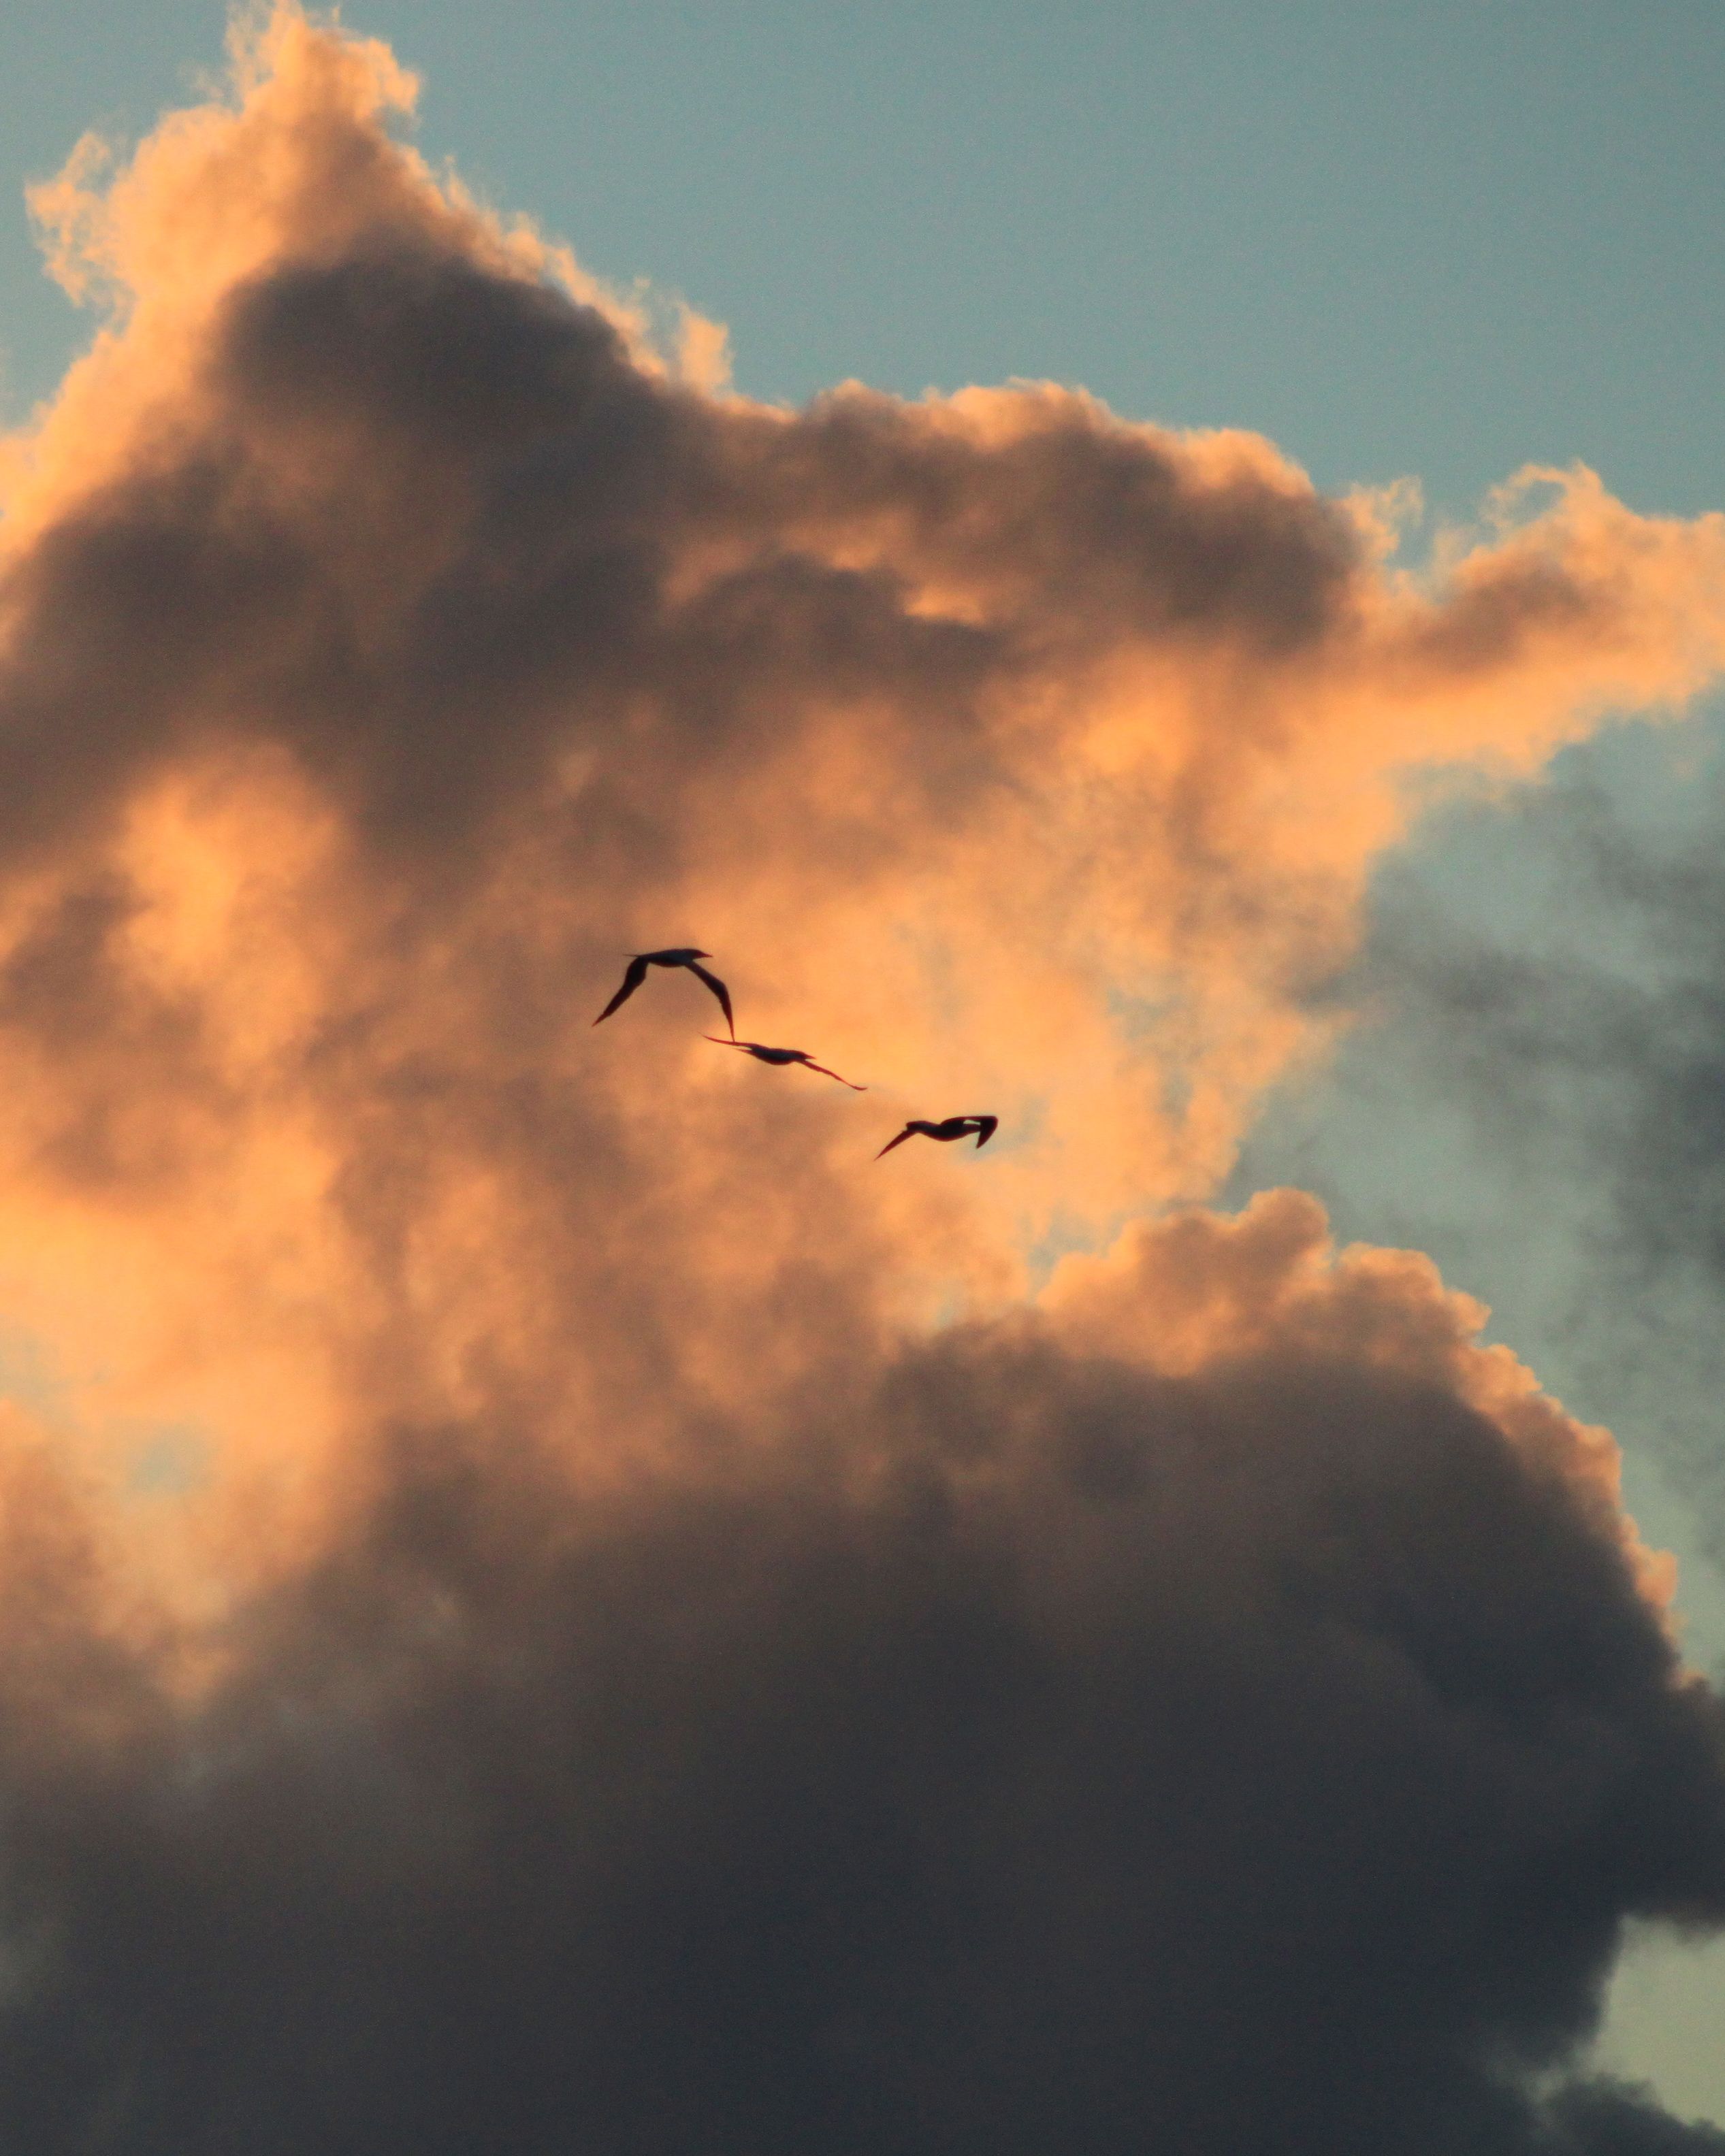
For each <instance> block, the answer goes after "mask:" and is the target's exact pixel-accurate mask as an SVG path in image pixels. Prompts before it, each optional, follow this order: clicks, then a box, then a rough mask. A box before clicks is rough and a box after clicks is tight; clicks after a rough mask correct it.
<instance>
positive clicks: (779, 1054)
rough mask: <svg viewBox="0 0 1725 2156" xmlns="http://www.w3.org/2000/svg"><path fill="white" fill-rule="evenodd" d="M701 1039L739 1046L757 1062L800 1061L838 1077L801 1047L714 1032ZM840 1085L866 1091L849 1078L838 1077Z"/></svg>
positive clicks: (724, 1046)
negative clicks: (767, 1044) (723, 1036)
mask: <svg viewBox="0 0 1725 2156" xmlns="http://www.w3.org/2000/svg"><path fill="white" fill-rule="evenodd" d="M701 1037H702V1039H703V1040H711V1041H714V1042H716V1043H717V1044H718V1046H719V1047H721V1048H740V1049H741V1050H742V1051H743V1053H744V1055H752V1056H753V1057H754V1059H755V1060H756V1062H758V1063H775V1064H780V1065H783V1064H786V1063H801V1065H803V1066H804V1067H805V1069H806V1070H818V1071H819V1072H820V1074H821V1076H822V1077H823V1078H838V1073H837V1071H836V1070H828V1069H827V1068H826V1065H825V1064H824V1063H816V1060H815V1059H814V1057H813V1056H812V1055H810V1054H809V1053H808V1052H807V1050H805V1049H801V1048H763V1047H762V1045H761V1044H760V1042H759V1041H758V1040H738V1039H730V1040H720V1039H719V1037H718V1034H716V1033H708V1034H703V1035H702V1036H701ZM838 1082H839V1084H840V1085H841V1086H849V1087H850V1089H851V1091H852V1092H853V1093H866V1092H867V1091H868V1087H867V1086H858V1085H857V1084H856V1083H855V1082H854V1081H852V1080H851V1079H849V1078H838Z"/></svg>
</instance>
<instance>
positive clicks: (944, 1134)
mask: <svg viewBox="0 0 1725 2156" xmlns="http://www.w3.org/2000/svg"><path fill="white" fill-rule="evenodd" d="M1000 1127H1001V1119H1000V1117H999V1116H948V1117H947V1118H946V1120H945V1122H944V1123H925V1122H921V1121H918V1122H912V1123H907V1124H906V1125H905V1126H904V1129H903V1130H902V1131H900V1132H899V1135H898V1137H895V1138H888V1140H887V1142H886V1143H885V1144H884V1145H883V1147H881V1149H880V1152H878V1153H877V1154H876V1155H875V1156H874V1157H875V1158H876V1159H877V1160H878V1159H880V1158H881V1157H882V1155H883V1154H885V1153H889V1152H891V1151H892V1150H893V1147H894V1146H901V1145H903V1144H904V1141H905V1139H906V1138H934V1139H935V1140H936V1141H938V1142H939V1143H940V1144H941V1145H950V1144H951V1143H952V1142H953V1140H954V1139H955V1138H967V1137H970V1136H971V1133H972V1132H974V1133H975V1134H976V1150H977V1151H978V1152H981V1150H982V1148H983V1147H984V1146H986V1144H987V1143H988V1141H989V1140H990V1139H991V1137H993V1136H994V1134H995V1132H996V1131H997V1130H998V1129H999V1128H1000Z"/></svg>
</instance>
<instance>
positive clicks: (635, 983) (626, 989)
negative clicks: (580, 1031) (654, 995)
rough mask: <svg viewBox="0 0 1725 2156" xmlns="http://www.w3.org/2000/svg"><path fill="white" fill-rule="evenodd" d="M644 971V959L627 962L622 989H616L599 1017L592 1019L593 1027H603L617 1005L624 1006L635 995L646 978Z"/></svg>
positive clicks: (632, 959)
mask: <svg viewBox="0 0 1725 2156" xmlns="http://www.w3.org/2000/svg"><path fill="white" fill-rule="evenodd" d="M646 969H647V962H646V959H645V958H631V960H630V961H629V970H628V972H627V973H625V974H624V976H623V985H622V987H621V988H619V989H618V991H617V993H615V995H614V996H613V997H612V998H611V999H610V1002H609V1003H608V1004H606V1005H605V1009H603V1010H602V1011H601V1012H600V1014H599V1016H598V1017H597V1018H596V1019H594V1021H593V1023H594V1024H595V1025H603V1024H605V1020H606V1019H608V1018H609V1017H610V1014H611V1013H612V1012H613V1011H614V1010H615V1009H616V1008H617V1006H618V1004H626V1003H627V1002H628V1000H629V998H630V997H631V996H632V995H633V994H634V993H635V991H636V989H637V988H639V987H640V986H641V983H642V982H643V981H644V980H645V979H646Z"/></svg>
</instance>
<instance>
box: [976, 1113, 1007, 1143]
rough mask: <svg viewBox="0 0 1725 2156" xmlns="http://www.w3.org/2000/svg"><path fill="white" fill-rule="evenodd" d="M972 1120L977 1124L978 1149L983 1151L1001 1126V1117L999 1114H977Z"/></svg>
mask: <svg viewBox="0 0 1725 2156" xmlns="http://www.w3.org/2000/svg"><path fill="white" fill-rule="evenodd" d="M971 1121H972V1122H974V1123H975V1124H976V1150H977V1152H981V1150H982V1148H983V1147H984V1146H986V1144H987V1143H988V1141H989V1140H990V1139H991V1137H993V1136H994V1134H995V1132H996V1131H997V1130H998V1129H999V1128H1000V1127H1001V1119H1000V1117H999V1116H972V1118H971Z"/></svg>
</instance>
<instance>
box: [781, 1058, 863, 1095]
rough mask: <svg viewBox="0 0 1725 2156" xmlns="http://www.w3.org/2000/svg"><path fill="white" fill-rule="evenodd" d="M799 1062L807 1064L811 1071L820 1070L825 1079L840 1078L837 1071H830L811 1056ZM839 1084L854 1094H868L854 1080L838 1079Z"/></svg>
mask: <svg viewBox="0 0 1725 2156" xmlns="http://www.w3.org/2000/svg"><path fill="white" fill-rule="evenodd" d="M798 1060H799V1061H800V1062H802V1063H804V1064H806V1065H807V1066H808V1068H809V1069H810V1070H818V1071H819V1072H820V1074H821V1076H822V1077H823V1078H838V1073H837V1071H836V1070H828V1069H827V1068H826V1065H825V1064H824V1063H816V1061H815V1060H813V1058H812V1057H811V1056H807V1055H804V1056H801V1057H799V1058H798ZM838 1082H839V1084H840V1085H841V1086H849V1087H850V1089H851V1091H852V1092H853V1093H866V1092H867V1091H868V1087H867V1086H859V1085H857V1083H856V1081H854V1080H853V1079H850V1078H838Z"/></svg>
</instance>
